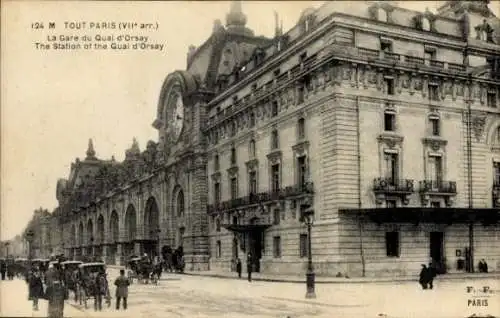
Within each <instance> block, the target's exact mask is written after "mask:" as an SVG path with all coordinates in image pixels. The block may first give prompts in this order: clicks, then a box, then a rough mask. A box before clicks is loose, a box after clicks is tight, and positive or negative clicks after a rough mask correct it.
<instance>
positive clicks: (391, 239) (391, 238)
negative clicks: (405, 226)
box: [385, 232, 399, 257]
mask: <svg viewBox="0 0 500 318" xmlns="http://www.w3.org/2000/svg"><path fill="white" fill-rule="evenodd" d="M385 248H386V252H387V256H388V257H399V232H386V233H385Z"/></svg>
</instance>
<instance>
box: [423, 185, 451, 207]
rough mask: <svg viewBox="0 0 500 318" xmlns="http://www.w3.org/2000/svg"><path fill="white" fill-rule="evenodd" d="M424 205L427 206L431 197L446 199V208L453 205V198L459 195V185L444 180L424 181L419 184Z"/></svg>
mask: <svg viewBox="0 0 500 318" xmlns="http://www.w3.org/2000/svg"><path fill="white" fill-rule="evenodd" d="M419 188H420V195H421V198H422V204H423V205H427V203H428V202H429V200H430V198H431V197H444V199H445V202H446V206H447V207H450V206H451V205H452V204H453V201H452V199H453V197H454V196H456V195H457V183H456V182H455V181H444V180H422V181H420V184H419Z"/></svg>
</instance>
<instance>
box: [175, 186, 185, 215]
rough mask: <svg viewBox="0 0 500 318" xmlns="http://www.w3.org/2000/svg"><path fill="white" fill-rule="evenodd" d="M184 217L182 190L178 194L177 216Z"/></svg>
mask: <svg viewBox="0 0 500 318" xmlns="http://www.w3.org/2000/svg"><path fill="white" fill-rule="evenodd" d="M183 215H184V193H183V192H182V190H180V191H179V193H177V216H178V217H182V216H183Z"/></svg>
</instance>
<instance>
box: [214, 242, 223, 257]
mask: <svg viewBox="0 0 500 318" xmlns="http://www.w3.org/2000/svg"><path fill="white" fill-rule="evenodd" d="M215 255H216V257H217V258H221V257H222V244H221V241H217V251H216V252H215Z"/></svg>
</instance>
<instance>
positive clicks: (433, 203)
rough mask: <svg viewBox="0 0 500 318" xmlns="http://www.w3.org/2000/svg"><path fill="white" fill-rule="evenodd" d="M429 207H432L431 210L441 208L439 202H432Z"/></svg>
mask: <svg viewBox="0 0 500 318" xmlns="http://www.w3.org/2000/svg"><path fill="white" fill-rule="evenodd" d="M431 207H433V208H440V207H441V202H439V201H433V202H431Z"/></svg>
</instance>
